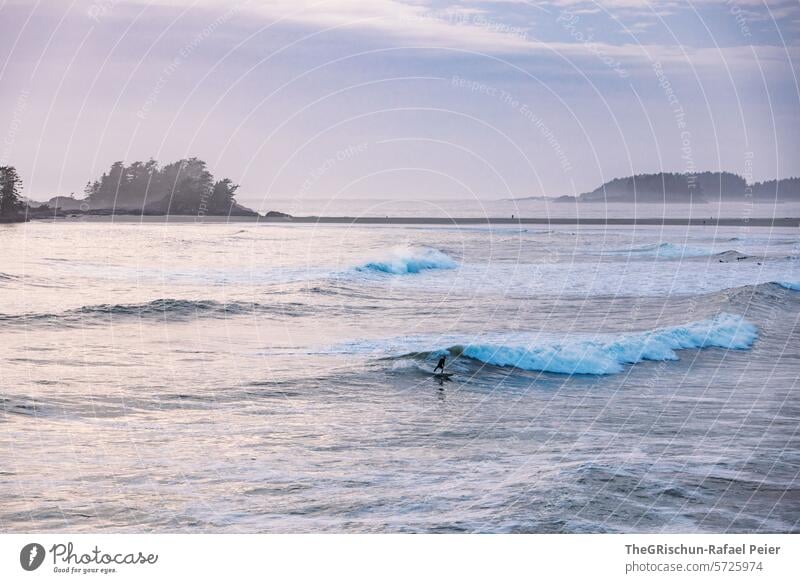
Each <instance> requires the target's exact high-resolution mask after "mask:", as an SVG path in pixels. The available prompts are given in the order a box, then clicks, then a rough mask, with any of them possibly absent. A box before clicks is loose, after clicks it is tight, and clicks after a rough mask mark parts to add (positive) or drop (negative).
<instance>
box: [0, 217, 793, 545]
mask: <svg viewBox="0 0 800 583" xmlns="http://www.w3.org/2000/svg"><path fill="white" fill-rule="evenodd" d="M0 245H1V246H2V248H3V250H4V253H3V255H2V258H0V350H1V351H2V352H0V355H1V356H0V381H2V387H1V390H2V392H1V393H0V404H2V407H1V408H0V493H2V495H1V496H0V529H1V530H2V531H3V532H32V531H33V532H47V531H65V530H68V531H70V532H99V531H103V532H309V531H312V532H319V531H326V532H327V531H330V532H672V531H678V532H797V531H798V530H799V529H800V526H798V525H799V521H800V436H799V435H798V421H800V399H799V398H798V375H799V373H800V354H799V353H798V347H799V346H800V343H798V340H800V333H799V331H798V316H799V315H800V292H798V288H800V263H799V262H798V250H799V249H800V247H799V245H800V233H798V231H797V230H796V229H770V228H746V227H742V228H713V227H705V228H703V227H613V228H611V227H609V228H598V227H593V228H577V227H556V228H552V229H548V228H544V227H542V228H529V227H526V226H523V227H507V226H506V227H496V228H490V227H452V226H451V227H444V226H440V227H436V226H413V225H409V226H377V225H373V226H350V225H324V226H313V225H276V224H264V225H257V224H246V223H236V224H225V223H224V222H221V223H218V224H191V223H180V224H178V223H175V224H170V223H163V224H160V223H147V224H135V223H115V222H106V223H88V222H82V221H79V220H73V221H71V222H31V223H28V224H19V225H0ZM440 356H446V357H447V369H446V370H448V371H449V372H451V373H454V376H453V377H452V379H451V380H450V381H446V380H442V379H436V378H433V377H432V376H431V374H430V373H431V371H432V369H433V367H434V366H435V364H436V362H437V361H438V358H439V357H440Z"/></svg>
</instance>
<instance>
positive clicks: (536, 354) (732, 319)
mask: <svg viewBox="0 0 800 583" xmlns="http://www.w3.org/2000/svg"><path fill="white" fill-rule="evenodd" d="M757 337H758V328H756V326H755V325H753V324H751V323H750V322H748V321H747V320H745V319H744V318H743V317H742V316H739V315H735V314H728V313H721V314H718V315H716V316H714V317H713V318H710V319H707V320H702V321H699V322H692V323H689V324H684V325H682V326H673V327H669V328H660V329H656V330H651V331H646V332H638V333H634V334H625V335H621V336H618V337H616V338H609V339H608V340H585V339H583V340H582V339H575V340H570V341H566V342H543V343H541V344H528V345H506V344H493V343H488V344H468V345H465V346H463V345H455V346H451V347H449V348H447V349H445V350H439V351H433V352H428V353H417V356H422V357H426V358H427V357H429V356H435V355H437V354H441V353H443V352H449V353H450V354H451V355H457V356H463V357H466V358H469V359H471V360H475V361H479V362H482V363H484V364H490V365H493V366H501V367H506V366H507V367H514V368H518V369H523V370H529V371H542V372H551V373H560V374H587V375H608V374H614V373H619V372H621V371H622V370H623V369H624V367H625V366H626V365H630V364H636V363H639V362H642V361H645V360H651V361H668V360H678V355H677V354H676V352H675V351H676V350H687V349H701V348H724V349H730V350H745V349H748V348H750V347H751V346H752V345H753V343H754V342H755V340H756V338H757Z"/></svg>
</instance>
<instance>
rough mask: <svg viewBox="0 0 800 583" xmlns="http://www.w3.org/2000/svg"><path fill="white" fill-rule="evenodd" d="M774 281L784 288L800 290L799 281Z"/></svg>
mask: <svg viewBox="0 0 800 583" xmlns="http://www.w3.org/2000/svg"><path fill="white" fill-rule="evenodd" d="M775 283H776V284H777V285H779V286H781V287H782V288H784V289H790V290H792V291H800V283H798V282H796V281H776V282H775Z"/></svg>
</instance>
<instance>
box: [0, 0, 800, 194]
mask: <svg viewBox="0 0 800 583" xmlns="http://www.w3.org/2000/svg"><path fill="white" fill-rule="evenodd" d="M799 45H800V3H798V1H797V0H730V1H718V0H694V1H685V2H684V1H677V0H663V1H659V2H648V1H646V0H606V1H602V2H601V1H596V2H595V1H584V0H550V1H545V2H528V1H522V0H519V1H518V0H483V1H472V0H462V1H460V2H451V1H446V0H443V1H439V0H328V1H324V0H322V1H320V0H273V1H256V0H250V1H241V2H240V1H237V0H232V1H226V2H222V1H215V0H131V1H123V0H94V1H89V0H40V1H37V0H25V1H22V0H0V88H1V89H0V140H1V141H0V164H12V165H14V166H16V167H17V169H18V170H19V172H20V174H21V176H22V178H23V181H24V187H25V191H24V193H25V195H27V196H28V197H30V198H33V199H36V200H46V199H48V198H50V197H51V196H55V195H66V194H70V193H73V192H74V193H75V195H76V196H82V191H83V188H84V185H85V184H86V182H87V181H89V180H94V179H95V178H97V177H98V176H99V175H100V174H102V172H103V171H104V170H105V169H107V168H108V167H109V166H110V165H111V163H112V162H114V161H116V160H124V161H127V162H132V161H135V160H146V159H149V158H154V159H156V160H159V161H162V162H165V163H166V162H170V161H173V160H177V159H180V158H184V157H189V156H197V157H199V158H202V159H203V160H205V161H206V162H207V163H208V165H209V168H210V170H211V171H212V172H213V173H214V175H215V176H217V177H230V178H232V179H233V180H234V182H236V183H237V184H239V185H240V190H239V196H238V198H239V200H240V201H241V202H243V203H245V204H250V205H252V206H254V207H258V208H269V200H270V199H287V198H309V199H312V198H315V199H320V198H321V199H328V198H348V199H375V200H383V199H437V200H438V199H486V200H490V199H497V198H512V197H527V196H559V195H564V194H577V193H581V192H586V191H590V190H593V189H594V188H595V187H597V186H599V185H600V184H601V183H603V182H605V181H607V180H610V179H612V178H615V177H619V176H627V175H630V174H634V173H645V172H660V171H669V172H696V171H703V170H712V171H716V170H726V171H731V172H736V173H738V174H741V175H743V176H745V177H746V178H749V179H750V180H752V181H759V180H766V179H772V178H776V177H778V178H783V177H788V176H797V175H800V156H798V150H799V148H798V145H800V138H799V137H798V136H800V89H799V87H800V84H799V83H798V75H797V73H798V71H797V64H798V57H800V49H799Z"/></svg>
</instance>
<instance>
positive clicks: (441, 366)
mask: <svg viewBox="0 0 800 583" xmlns="http://www.w3.org/2000/svg"><path fill="white" fill-rule="evenodd" d="M446 359H447V357H445V356H443V357H441V358H440V359H439V364H437V365H436V368H435V369H433V372H434V374H436V371H437V370H439V369H441V370H442V372H444V361H445V360H446Z"/></svg>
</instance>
